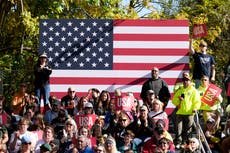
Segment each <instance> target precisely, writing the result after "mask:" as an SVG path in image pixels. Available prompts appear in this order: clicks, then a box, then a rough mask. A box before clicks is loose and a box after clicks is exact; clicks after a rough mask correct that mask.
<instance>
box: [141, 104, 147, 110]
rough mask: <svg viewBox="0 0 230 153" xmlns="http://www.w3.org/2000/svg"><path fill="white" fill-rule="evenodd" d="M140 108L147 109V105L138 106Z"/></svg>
mask: <svg viewBox="0 0 230 153" xmlns="http://www.w3.org/2000/svg"><path fill="white" fill-rule="evenodd" d="M140 110H145V111H147V110H148V108H147V106H145V105H142V106H141V107H140Z"/></svg>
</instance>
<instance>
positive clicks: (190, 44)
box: [189, 39, 195, 55]
mask: <svg viewBox="0 0 230 153" xmlns="http://www.w3.org/2000/svg"><path fill="white" fill-rule="evenodd" d="M192 43H193V41H192V39H190V41H189V49H190V54H191V55H193V54H195V50H194V48H193V47H192Z"/></svg>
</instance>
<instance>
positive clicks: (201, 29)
mask: <svg viewBox="0 0 230 153" xmlns="http://www.w3.org/2000/svg"><path fill="white" fill-rule="evenodd" d="M206 35H207V30H206V25H205V24H199V25H194V27H193V37H194V38H200V37H204V36H206Z"/></svg>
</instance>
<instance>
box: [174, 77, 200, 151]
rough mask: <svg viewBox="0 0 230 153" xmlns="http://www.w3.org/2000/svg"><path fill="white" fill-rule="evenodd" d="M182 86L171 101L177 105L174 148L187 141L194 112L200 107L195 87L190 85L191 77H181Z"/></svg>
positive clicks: (198, 95)
mask: <svg viewBox="0 0 230 153" xmlns="http://www.w3.org/2000/svg"><path fill="white" fill-rule="evenodd" d="M182 81H183V87H181V88H179V89H178V90H177V91H176V93H175V95H174V97H173V99H172V103H173V104H174V105H175V106H177V107H178V110H177V112H176V126H177V128H176V140H175V143H176V148H178V149H180V148H181V146H182V144H183V143H186V142H187V141H188V136H189V133H190V132H191V130H192V125H193V122H194V114H195V113H196V112H197V111H198V110H199V109H200V106H201V98H200V94H199V93H198V91H197V90H196V88H195V87H194V86H193V85H192V82H191V78H190V77H189V76H185V77H183V78H182Z"/></svg>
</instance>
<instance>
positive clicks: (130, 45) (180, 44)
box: [113, 41, 189, 49]
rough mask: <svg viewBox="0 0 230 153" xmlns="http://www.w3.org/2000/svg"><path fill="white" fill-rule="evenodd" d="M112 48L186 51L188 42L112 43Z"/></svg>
mask: <svg viewBox="0 0 230 153" xmlns="http://www.w3.org/2000/svg"><path fill="white" fill-rule="evenodd" d="M113 48H143V49H145V48H152V49H153V48H161V49H163V48H166V49H167V48H168V49H173V48H176V49H177V48H180V49H188V48H189V42H188V41H114V42H113Z"/></svg>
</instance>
